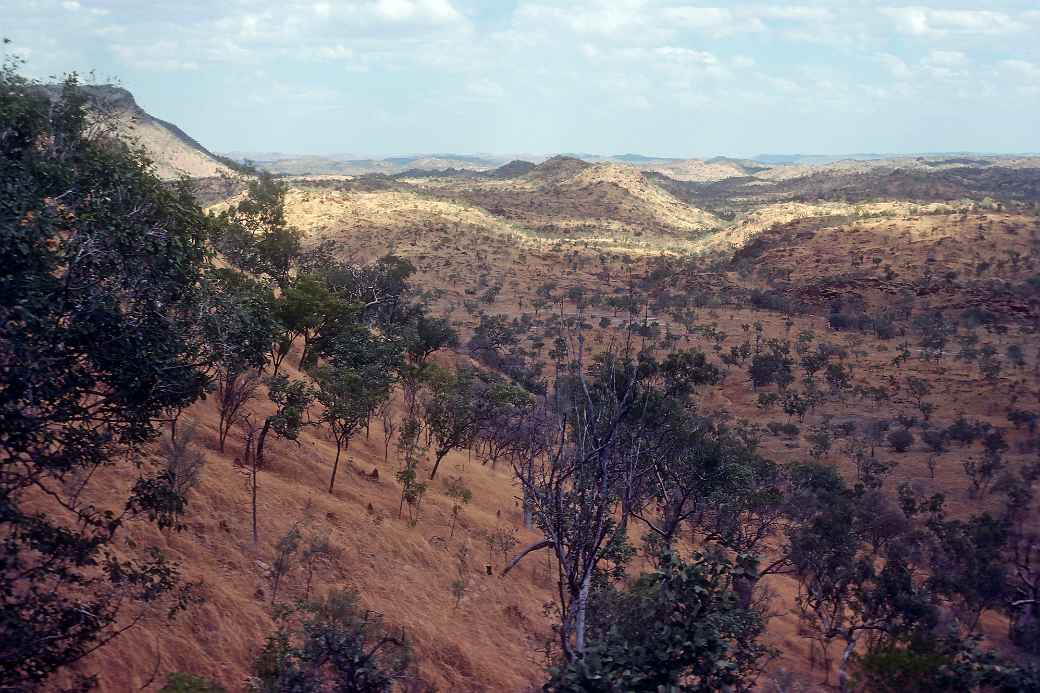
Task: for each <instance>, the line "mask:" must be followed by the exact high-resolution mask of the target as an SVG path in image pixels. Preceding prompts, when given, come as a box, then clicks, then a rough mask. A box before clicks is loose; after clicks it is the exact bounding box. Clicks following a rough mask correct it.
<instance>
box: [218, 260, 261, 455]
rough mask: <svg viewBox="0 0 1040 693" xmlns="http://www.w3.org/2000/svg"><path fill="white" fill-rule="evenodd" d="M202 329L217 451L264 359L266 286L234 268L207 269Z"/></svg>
mask: <svg viewBox="0 0 1040 693" xmlns="http://www.w3.org/2000/svg"><path fill="white" fill-rule="evenodd" d="M204 290H205V305H204V312H203V317H202V334H203V336H204V337H205V339H206V344H207V349H208V351H209V358H210V360H211V362H212V364H213V369H214V370H215V380H216V386H217V405H218V408H219V412H220V420H219V422H218V437H219V444H220V451H221V452H223V451H224V444H225V442H226V440H227V436H228V433H230V431H231V428H232V427H233V426H234V425H235V424H236V423H238V422H239V421H240V420H241V417H242V416H243V415H244V414H245V410H244V409H243V407H244V406H245V404H246V403H247V402H248V401H249V400H250V399H252V398H253V396H254V395H255V393H256V388H257V386H258V385H259V381H260V378H259V375H257V374H256V372H257V371H259V370H261V369H262V368H263V367H264V365H265V364H266V363H267V357H268V353H269V351H270V348H271V343H272V341H273V340H274V335H275V332H276V324H275V321H274V318H273V316H272V306H273V301H274V297H273V294H272V293H271V290H270V289H268V288H267V287H265V286H263V285H262V284H260V283H259V282H257V281H255V280H253V279H251V278H250V277H248V276H246V275H245V274H243V273H241V272H238V271H236V270H233V269H227V268H220V269H212V270H210V271H209V272H208V273H207V275H206V282H205V284H204Z"/></svg>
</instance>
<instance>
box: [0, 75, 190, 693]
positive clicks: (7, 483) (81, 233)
mask: <svg viewBox="0 0 1040 693" xmlns="http://www.w3.org/2000/svg"><path fill="white" fill-rule="evenodd" d="M16 69H17V68H16V66H15V65H11V64H9V63H5V64H4V65H3V67H2V68H0V180H2V181H3V185H2V186H0V257H2V258H3V263H2V267H0V431H3V434H2V435H0V466H2V469H3V471H2V473H0V535H2V536H3V540H2V541H3V551H2V552H0V688H2V689H4V690H31V689H35V688H38V687H39V686H41V685H42V684H43V682H44V681H45V680H46V679H48V678H49V677H50V676H51V675H52V674H53V673H54V672H55V671H56V670H58V669H60V668H62V667H65V666H67V665H69V664H72V663H73V662H76V661H78V660H80V659H81V658H83V657H84V656H85V655H87V654H88V653H90V652H92V651H94V650H96V649H97V648H99V647H102V646H103V645H105V644H106V643H107V642H109V641H111V640H112V639H113V638H114V637H116V636H117V635H118V634H119V633H121V632H123V631H125V630H126V629H127V628H130V627H132V626H133V625H134V624H135V623H137V622H138V620H139V619H140V617H141V615H142V614H143V610H144V609H145V608H146V607H147V606H148V605H149V604H154V603H156V602H157V601H159V600H161V599H164V598H166V597H168V596H171V595H173V593H174V592H175V591H176V590H177V584H178V572H177V569H176V567H175V566H174V565H172V564H170V563H168V562H167V561H166V560H165V559H164V558H163V557H162V554H161V553H160V552H159V551H158V550H156V551H154V552H152V553H149V554H148V555H146V556H139V557H138V558H136V559H135V560H129V559H127V558H124V557H122V556H121V555H120V554H119V553H117V552H114V551H112V550H110V549H112V548H113V547H114V546H115V544H116V542H117V541H119V539H118V538H119V534H120V530H121V529H122V528H123V527H124V526H125V525H126V524H127V522H129V521H131V520H133V519H135V518H148V519H149V520H151V521H153V522H155V523H157V524H158V525H159V526H160V527H177V525H178V521H177V518H178V516H179V514H180V513H181V512H183V510H184V508H185V500H184V498H183V497H182V496H181V495H179V493H178V492H177V487H176V486H175V484H176V480H174V479H173V478H172V477H171V476H170V475H167V474H163V473H161V472H160V473H157V474H152V473H151V472H150V471H149V470H148V469H147V468H146V467H145V465H144V462H143V458H142V456H141V455H140V453H141V451H142V448H143V447H144V446H146V445H147V444H149V443H150V442H151V441H153V440H155V439H156V438H157V437H158V436H159V433H160V430H161V425H162V424H163V423H164V422H165V421H166V420H167V412H170V411H180V410H182V409H184V408H185V407H187V406H189V405H190V404H191V403H192V402H194V401H195V400H196V399H197V398H198V397H199V396H200V395H201V394H202V393H203V391H204V387H205V384H206V376H205V373H204V372H203V369H202V367H201V364H202V363H204V361H205V357H204V355H203V354H202V353H200V349H199V347H200V344H199V341H198V340H196V339H194V337H193V335H191V334H190V333H189V331H188V330H186V329H185V325H186V324H188V323H189V322H190V321H191V318H192V317H193V316H196V315H198V313H199V299H200V297H199V291H198V288H199V285H200V281H201V279H202V271H203V267H204V266H205V264H206V263H207V261H208V253H207V250H206V244H205V233H204V231H205V228H206V221H205V218H204V216H203V214H202V212H201V211H200V210H199V208H198V206H197V205H196V204H195V202H194V201H193V199H192V197H191V193H190V191H189V189H188V186H186V185H182V184H174V185H169V184H165V183H163V182H162V181H160V180H159V179H158V178H156V177H155V176H154V175H153V173H152V169H151V165H150V163H149V162H148V160H147V159H146V158H145V157H144V156H143V155H142V154H141V152H140V151H139V150H136V149H132V148H128V147H126V146H124V145H122V144H120V143H119V142H118V141H117V140H116V139H115V138H114V136H113V133H112V132H111V131H110V130H107V129H106V122H107V121H106V119H105V117H104V116H105V113H104V111H103V107H101V106H96V105H91V104H90V103H89V101H90V97H89V96H88V95H87V93H85V92H84V91H83V90H82V89H81V88H80V87H79V86H78V84H77V83H76V80H75V78H70V79H69V80H68V81H67V82H66V83H65V84H64V86H63V87H61V88H59V89H50V90H48V89H47V88H44V87H43V86H41V85H38V84H35V83H33V82H30V81H28V80H26V79H23V78H22V77H20V76H18V74H17V71H16ZM98 109H101V110H100V111H99V110H98ZM89 111H93V113H94V115H93V116H92V115H90V113H89ZM119 465H126V466H125V468H124V469H122V471H121V473H120V474H119V475H116V476H115V477H113V476H112V475H109V476H105V475H104V474H100V473H98V471H99V470H100V469H102V468H107V467H116V466H119ZM102 479H103V480H104V481H103V482H102V481H101V480H102ZM113 479H114V484H115V485H114V486H109V484H112V483H113ZM101 483H104V484H106V486H105V487H104V488H105V496H104V497H105V498H107V499H108V500H109V501H110V502H108V503H105V502H99V500H98V494H97V493H96V492H95V491H96V489H98V488H99V486H100V484H101ZM178 605H180V606H183V605H184V602H182V601H180V600H177V601H174V602H173V607H174V610H176V609H177V608H178Z"/></svg>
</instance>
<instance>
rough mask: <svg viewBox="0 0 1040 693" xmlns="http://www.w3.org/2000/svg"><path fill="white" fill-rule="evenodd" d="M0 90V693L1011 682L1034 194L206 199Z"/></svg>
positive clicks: (1029, 379)
mask: <svg viewBox="0 0 1040 693" xmlns="http://www.w3.org/2000/svg"><path fill="white" fill-rule="evenodd" d="M0 82H2V84H0V87H2V89H0V180H2V181H3V188H2V192H0V195H2V200H0V257H2V258H3V265H2V267H0V464H2V470H3V471H2V473H0V525H2V529H3V534H2V537H3V542H4V547H3V554H2V556H3V558H2V565H0V691H22V690H37V689H40V690H62V689H71V690H88V689H90V688H91V687H92V686H95V685H98V686H99V687H101V688H102V689H106V688H105V687H106V686H107V689H108V690H118V689H121V688H120V687H122V688H125V689H127V690H129V689H131V688H141V687H142V686H145V687H147V686H152V690H163V691H196V692H198V691H217V690H242V689H245V690H249V691H257V692H263V693H288V692H290V691H291V692H293V693H303V692H306V691H315V692H316V691H328V690H335V691H390V690H402V691H426V690H435V689H438V688H439V689H441V690H499V689H528V690H535V689H538V688H542V689H543V690H548V691H575V692H577V691H604V692H608V691H610V692H612V691H719V690H727V691H745V690H747V691H750V690H766V691H778V692H779V691H783V692H787V691H790V692H792V693H793V692H795V691H810V690H840V691H894V690H901V691H967V690H971V691H1029V690H1040V668H1038V662H1040V530H1038V527H1040V515H1038V512H1040V508H1038V502H1037V498H1036V495H1037V492H1038V491H1040V448H1038V438H1037V418H1038V412H1040V352H1038V343H1037V338H1036V333H1037V329H1038V327H1040V263H1038V259H1040V222H1038V219H1037V216H1036V213H1037V208H1036V200H1037V199H1040V195H1036V196H1034V197H1033V198H1031V199H1030V198H1029V196H1028V194H1026V193H1021V192H1020V190H1021V189H1022V188H1021V186H1020V187H1018V188H1016V193H1015V195H1014V196H1012V198H1013V199H1008V200H1005V201H1003V202H995V201H992V200H991V201H990V202H987V203H985V205H983V204H982V203H981V201H980V202H979V203H978V204H972V205H968V204H967V203H963V202H962V201H961V202H958V203H957V204H959V205H960V206H959V207H957V208H956V209H955V208H954V206H953V205H952V203H951V206H949V207H942V208H933V209H930V210H926V211H927V213H921V214H920V216H918V217H913V216H908V215H903V214H901V213H897V211H898V210H897V211H893V210H891V209H890V210H887V211H884V212H877V213H873V212H870V213H867V212H864V211H863V210H862V209H861V210H860V211H859V212H854V211H850V209H851V208H849V209H846V211H845V212H843V213H842V214H840V215H837V214H825V215H824V214H821V215H817V216H815V217H814V218H811V219H794V220H785V221H783V222H781V223H775V224H763V225H762V228H761V229H759V231H760V232H759V233H756V234H753V235H754V238H753V239H751V240H749V242H747V243H746V244H744V245H742V246H741V247H740V248H739V249H737V250H736V251H735V252H733V251H727V252H723V251H722V250H718V249H716V250H712V251H711V252H699V253H695V252H692V251H693V250H694V248H693V246H692V245H690V244H691V243H695V242H697V241H698V239H699V238H700V236H701V235H702V234H707V233H709V231H708V229H707V227H705V228H703V229H702V228H700V227H699V226H697V225H695V224H694V223H693V222H692V221H690V220H691V219H696V220H698V221H697V224H698V225H699V224H700V223H701V222H702V221H704V222H705V223H709V222H710V223H722V222H721V221H720V220H721V219H723V218H728V216H729V215H731V213H732V214H738V213H743V212H745V211H746V210H736V211H734V210H732V209H726V208H724V207H725V206H724V205H722V204H721V203H719V204H718V207H717V208H715V209H714V210H713V213H712V214H709V213H708V212H704V213H703V214H693V213H692V212H691V213H689V214H688V215H687V216H683V214H686V212H683V214H679V213H678V212H675V210H676V209H679V208H680V207H682V206H683V203H680V202H679V198H669V202H668V205H667V206H665V207H663V208H656V207H655V208H643V207H640V208H631V209H629V208H626V207H624V205H627V204H635V203H634V202H632V199H633V198H632V196H627V195H626V194H624V188H622V187H618V186H619V185H621V183H617V181H616V179H610V180H608V181H607V182H604V181H603V180H599V179H595V178H594V179H592V183H590V185H592V186H593V188H594V192H595V195H593V194H591V193H589V192H588V191H587V190H586V189H584V188H579V187H576V186H575V184H573V183H568V184H561V183H559V182H558V181H556V180H555V179H554V180H553V181H550V183H549V184H547V185H549V187H548V188H540V187H537V186H536V185H535V184H534V183H531V185H530V186H528V187H526V188H524V189H523V190H522V191H521V193H519V194H514V193H511V191H510V189H509V188H507V187H505V186H504V185H503V184H502V183H501V181H496V182H494V183H493V184H492V183H487V182H485V183H481V184H480V185H484V186H486V187H484V188H481V187H480V185H477V184H472V185H471V186H470V188H469V190H468V192H467V193H466V194H465V195H462V194H461V193H459V195H458V197H457V199H456V197H454V195H455V193H457V192H459V191H455V190H453V189H452V188H451V187H450V184H449V183H441V184H439V185H437V186H434V185H432V184H431V186H430V188H429V189H425V190H424V189H422V188H416V190H412V191H410V192H408V193H400V192H394V193H393V194H394V195H402V196H405V197H406V198H407V199H408V200H411V201H412V202H413V203H414V204H415V205H416V207H415V209H414V210H413V212H414V213H413V215H412V216H411V217H410V218H408V219H405V218H404V217H402V216H395V215H404V214H405V211H407V210H406V209H405V208H404V207H403V206H402V205H401V204H396V205H392V207H393V211H392V212H390V213H388V214H390V219H389V221H386V220H384V222H385V226H379V222H378V221H377V220H376V221H374V219H375V217H372V218H368V217H366V216H365V215H366V214H370V213H373V212H372V210H373V209H375V207H376V206H377V205H378V204H381V202H380V199H382V198H378V196H379V195H382V194H390V193H380V192H370V191H358V190H341V191H329V190H327V189H325V188H323V187H318V186H316V185H313V184H308V183H306V182H303V183H301V184H299V185H298V186H297V187H295V188H291V186H290V184H289V183H287V182H286V181H284V180H282V179H280V178H276V177H272V176H271V175H269V174H257V175H254V176H250V177H249V179H248V182H247V186H246V187H247V189H246V190H245V191H244V192H243V193H241V194H239V195H237V196H235V197H233V198H231V199H229V200H227V201H225V202H224V203H222V204H219V205H217V206H216V207H215V208H214V209H212V210H210V211H209V212H204V211H203V210H201V209H200V208H199V206H198V204H197V203H196V201H195V198H193V197H192V189H191V185H190V183H189V182H188V181H181V182H177V183H174V184H169V183H163V182H161V181H159V180H158V179H157V178H155V177H154V175H153V173H152V170H151V168H150V164H149V162H148V161H147V159H146V158H145V157H144V155H143V154H142V152H140V151H138V150H136V149H134V148H133V147H132V146H127V145H125V144H123V143H121V142H119V141H118V139H117V138H115V137H114V135H113V133H112V132H111V131H109V130H107V129H106V128H105V121H104V118H99V117H96V116H88V105H89V104H88V103H87V101H86V99H85V97H84V96H83V95H82V94H81V93H80V92H79V91H78V89H77V85H76V82H75V80H70V81H69V82H68V83H67V84H66V85H65V90H64V92H63V93H62V95H61V96H60V98H56V99H55V98H52V97H50V96H48V95H47V94H46V93H44V92H42V91H41V90H40V89H39V88H38V86H37V85H35V84H34V83H32V82H29V81H26V80H24V79H23V78H21V77H19V76H18V74H17V71H16V66H7V67H5V69H4V71H3V73H2V74H0ZM563 163H566V162H563ZM560 165H561V163H560V162H556V163H554V164H553V166H554V167H557V168H558V167H559V166H560ZM582 171H584V167H579V168H578V169H577V171H576V172H572V173H577V174H578V175H584V176H586V177H588V176H589V175H590V174H588V173H587V172H585V173H582ZM543 172H544V170H543ZM537 174H538V168H537V167H535V168H534V169H531V170H528V169H521V171H520V175H522V176H529V177H530V176H536V175H537ZM559 175H561V176H562V175H563V174H559ZM568 175H572V174H568ZM611 175H614V176H616V173H612V174H611ZM1023 175H1025V174H1023ZM1031 175H1033V176H1034V181H1035V180H1036V177H1037V176H1038V172H1037V171H1036V170H1035V169H1034V170H1033V173H1032V174H1031ZM910 178H911V179H912V180H911V182H912V183H913V184H914V186H917V187H914V186H911V189H912V190H916V191H918V193H917V194H918V196H919V197H922V198H923V199H928V196H927V195H925V194H924V193H922V192H920V186H923V185H924V183H921V181H920V180H919V177H917V176H911V177H910ZM568 180H571V179H568ZM583 180H584V179H583ZM611 180H613V181H614V182H611ZM626 180H627V179H626ZM640 180H641V181H642V180H643V179H640ZM899 180H902V179H899ZM971 180H972V181H975V180H976V178H974V177H971ZM621 182H622V183H625V181H624V180H622V181H621ZM817 183H819V181H815V182H814V184H817ZM983 183H985V184H988V182H987V181H986V180H983V182H982V183H979V184H980V185H981V184H983ZM465 184H466V185H470V183H465ZM625 184H627V183H625ZM644 184H645V185H647V186H649V185H650V184H649V183H646V182H645V181H644V182H642V183H640V185H644ZM890 184H893V185H894V183H892V182H891V181H890ZM785 185H787V186H788V187H795V185H794V184H793V183H787V184H785ZM821 185H822V184H821ZM908 185H909V184H908ZM1034 185H1035V183H1034ZM496 186H497V187H496ZM553 186H557V187H553ZM673 187H674V189H675V192H676V193H677V194H678V193H679V192H682V193H683V194H685V195H689V196H690V197H691V199H692V198H693V197H696V196H697V195H700V196H701V197H702V198H703V199H705V200H707V199H708V198H711V199H713V200H714V199H716V196H718V195H719V194H720V192H719V190H718V189H717V187H716V188H710V189H709V188H707V187H705V188H696V186H691V185H679V184H678V183H676V184H675V185H674V186H673ZM825 187H826V186H825ZM547 189H548V190H549V192H546V190H547ZM640 190H641V191H640V193H639V195H641V197H638V196H637V197H636V199H640V200H643V201H644V203H645V204H647V205H652V204H658V203H659V201H660V199H664V196H667V195H668V193H666V192H665V190H664V189H658V188H652V189H651V188H646V189H642V188H641V189H640ZM841 190H842V192H841V194H842V195H843V196H844V197H845V198H846V199H845V200H844V202H848V200H850V199H854V198H856V197H857V196H858V197H860V198H862V197H865V196H866V194H865V193H863V192H862V191H861V190H860V189H859V188H858V187H857V188H855V189H851V188H850V189H844V188H843V189H841ZM796 192H797V194H798V195H803V194H805V191H804V190H803V189H798V190H797V191H796ZM824 192H825V193H826V194H825V195H824V194H823V193H821V195H820V197H821V198H823V197H827V196H830V197H834V196H836V195H838V193H837V192H835V191H834V190H832V189H831V188H830V187H826V190H825V191H824ZM853 193H855V194H853ZM1027 193H1028V190H1027ZM597 195H598V196H599V197H597ZM352 196H353V197H352ZM394 200H396V201H397V202H400V200H401V198H399V197H395V198H394ZM648 200H649V201H648ZM831 201H832V200H831ZM463 203H465V204H466V205H472V207H469V206H466V207H463V206H462V205H463ZM673 203H674V204H673ZM349 204H355V205H356V206H355V207H349ZM322 205H324V206H322ZM366 205H368V206H366ZM675 205H678V207H676V206H675ZM315 206H317V207H318V208H320V209H321V210H324V211H322V212H321V213H322V214H326V215H332V214H333V213H342V218H340V219H338V220H336V219H331V218H329V217H324V218H322V219H320V220H319V221H318V222H315V221H314V218H313V217H308V216H307V214H308V213H309V212H312V211H313V210H314V209H315ZM506 208H508V210H507V213H496V211H495V210H496V209H499V210H501V209H506ZM458 209H464V211H465V214H464V215H462V216H460V217H459V218H458V219H453V218H451V214H454V213H455V211H457V210H458ZM647 209H649V211H647ZM661 209H664V210H665V211H667V212H668V214H670V215H671V216H668V215H666V214H665V213H664V212H662V211H661ZM900 209H901V208H900ZM328 210H332V211H328ZM453 210H454V211H453ZM618 210H620V211H618ZM918 212H920V210H918ZM714 213H718V216H717V217H715V216H713V214H714ZM487 215H491V216H493V217H494V222H493V223H488V224H486V225H483V226H482V225H481V224H483V221H481V220H483V219H484V218H485V216H487ZM676 215H678V216H676ZM598 217H603V218H608V219H609V220H613V221H616V222H618V223H619V224H622V225H623V226H614V227H611V228H612V229H613V230H612V231H611V234H619V235H622V236H623V235H624V233H623V231H624V230H625V229H628V228H629V227H630V226H640V225H642V226H645V227H646V228H647V235H646V236H645V237H643V238H642V240H640V241H639V242H638V243H639V244H641V243H643V242H644V241H646V242H648V243H649V242H650V241H651V240H653V239H655V238H663V237H667V238H668V240H667V243H668V244H669V246H670V247H671V246H674V247H675V248H680V249H685V250H684V251H683V252H673V250H674V248H672V249H670V250H668V251H667V252H656V253H654V252H649V251H648V250H647V247H645V246H642V245H638V244H637V245H633V246H628V247H625V246H623V244H622V243H621V242H620V241H618V239H617V236H616V235H609V236H608V235H607V234H606V232H603V234H602V235H597V234H598V233H599V231H597V230H596V229H595V228H592V227H590V228H589V230H588V234H584V235H583V234H582V233H579V232H575V233H574V234H568V233H567V232H566V229H567V228H569V227H567V224H569V223H570V222H571V221H573V220H574V219H586V218H587V219H594V218H598ZM534 218H539V219H542V220H543V221H544V220H545V219H546V218H558V219H557V221H558V222H560V224H558V225H557V226H555V227H553V228H550V227H549V226H548V225H546V224H539V225H536V224H530V225H529V226H528V227H526V228H524V229H522V230H519V231H518V230H516V229H515V228H514V227H512V226H510V225H509V224H512V223H520V224H523V223H525V222H527V221H531V220H532V219H534ZM709 218H710V219H709ZM402 219H404V221H402ZM675 219H679V221H680V222H682V224H684V225H685V226H683V229H682V233H679V232H678V231H676V228H677V227H675V226H669V224H672V223H679V222H676V221H675ZM670 220H671V221H670ZM705 220H708V221H705ZM564 222H566V223H564ZM308 224H311V225H310V226H308ZM305 227H306V228H305ZM618 229H621V231H618ZM600 231H602V229H600ZM669 234H671V235H669ZM701 250H704V248H701ZM922 253H923V257H922ZM373 429H374V430H373ZM171 555H172V556H174V558H171ZM136 634H141V635H140V637H138V636H137V635H136ZM145 634H147V637H146V636H145ZM121 661H122V662H124V664H125V666H123V667H122V668H120V666H119V663H120V662H121ZM131 662H132V666H131V665H130V664H128V663H131ZM193 665H195V666H193ZM117 670H118V671H117ZM131 670H132V671H131ZM120 677H122V678H120Z"/></svg>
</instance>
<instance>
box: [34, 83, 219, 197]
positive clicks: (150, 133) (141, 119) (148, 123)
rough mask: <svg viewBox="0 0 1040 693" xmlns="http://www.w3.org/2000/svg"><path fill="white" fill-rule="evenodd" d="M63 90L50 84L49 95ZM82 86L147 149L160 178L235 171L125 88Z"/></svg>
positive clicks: (97, 109) (107, 116)
mask: <svg viewBox="0 0 1040 693" xmlns="http://www.w3.org/2000/svg"><path fill="white" fill-rule="evenodd" d="M60 89H61V88H60V87H58V86H51V87H47V91H48V93H49V94H50V95H56V94H57V93H59V91H60ZM82 89H83V91H84V92H85V93H86V94H87V96H88V98H90V100H91V101H92V102H93V110H94V111H95V112H96V113H98V114H103V117H104V119H105V121H106V123H108V124H111V125H112V126H113V127H115V128H116V129H117V131H118V133H119V135H120V136H121V137H123V138H125V139H126V140H127V141H129V142H132V143H136V144H138V145H141V146H143V147H144V148H145V150H146V151H147V152H148V155H149V156H150V157H151V159H152V160H153V161H154V162H155V167H156V173H157V174H158V175H159V177H160V178H163V179H167V180H171V179H174V178H179V177H181V176H187V177H189V178H209V177H215V176H222V175H233V174H234V171H232V170H231V168H229V167H228V166H226V165H225V164H224V163H222V162H221V161H219V160H218V159H217V157H216V156H215V155H214V154H213V153H212V152H210V151H209V150H208V149H206V148H205V147H204V146H202V145H201V144H200V143H199V142H198V141H197V140H195V139H194V138H192V137H191V136H190V135H188V134H187V133H185V132H184V131H183V130H181V129H180V128H179V127H177V126H176V125H174V124H173V123H169V122H167V121H165V120H162V119H160V118H156V117H155V116H153V115H151V114H149V113H148V112H146V111H145V110H144V109H143V108H141V107H140V106H139V105H138V103H137V101H136V100H135V99H134V96H133V94H131V93H130V92H129V91H127V90H126V89H123V88H122V87H117V86H114V85H111V84H101V85H89V86H84V87H82Z"/></svg>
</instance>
